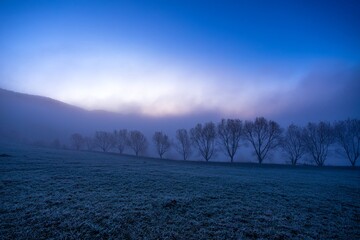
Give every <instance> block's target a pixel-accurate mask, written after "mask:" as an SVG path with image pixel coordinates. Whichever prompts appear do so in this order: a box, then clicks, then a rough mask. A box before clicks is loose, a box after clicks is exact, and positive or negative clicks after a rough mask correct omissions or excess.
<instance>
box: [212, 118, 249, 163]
mask: <svg viewBox="0 0 360 240" xmlns="http://www.w3.org/2000/svg"><path fill="white" fill-rule="evenodd" d="M242 127H243V124H242V121H241V120H239V119H227V120H225V119H222V120H221V122H220V123H219V124H218V127H217V130H218V136H219V139H220V144H221V145H222V147H223V150H224V151H225V153H227V154H228V155H229V157H230V161H231V162H233V161H234V156H235V154H236V151H237V150H238V148H239V143H240V139H241V135H242Z"/></svg>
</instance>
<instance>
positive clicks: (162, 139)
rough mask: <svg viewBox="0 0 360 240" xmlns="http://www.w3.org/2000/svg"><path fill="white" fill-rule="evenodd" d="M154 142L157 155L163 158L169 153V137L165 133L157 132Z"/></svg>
mask: <svg viewBox="0 0 360 240" xmlns="http://www.w3.org/2000/svg"><path fill="white" fill-rule="evenodd" d="M153 141H154V143H155V147H156V151H157V153H158V154H159V156H160V158H163V155H164V154H165V153H166V152H167V151H169V149H170V147H171V143H170V140H169V137H168V136H167V135H166V134H165V133H163V132H155V133H154V136H153Z"/></svg>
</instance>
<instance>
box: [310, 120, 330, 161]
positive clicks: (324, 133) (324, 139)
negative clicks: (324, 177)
mask: <svg viewBox="0 0 360 240" xmlns="http://www.w3.org/2000/svg"><path fill="white" fill-rule="evenodd" d="M303 139H304V143H305V147H306V151H307V152H308V153H309V154H310V155H311V156H312V158H313V160H314V161H315V163H316V164H317V165H318V166H323V165H324V162H325V160H326V157H327V154H328V149H329V146H330V145H331V144H332V143H333V142H334V134H333V128H332V126H331V124H330V123H328V122H320V123H308V125H307V126H306V127H305V129H304V135H303Z"/></svg>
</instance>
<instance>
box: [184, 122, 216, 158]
mask: <svg viewBox="0 0 360 240" xmlns="http://www.w3.org/2000/svg"><path fill="white" fill-rule="evenodd" d="M190 135H191V140H192V141H193V143H194V144H195V145H196V147H197V148H198V149H199V152H200V154H201V156H202V157H203V158H204V159H205V161H206V162H208V161H209V159H210V158H211V157H212V156H213V155H214V153H215V139H216V127H215V124H214V123H213V122H208V123H205V124H204V126H203V125H201V124H200V123H199V124H197V125H196V126H195V127H194V128H192V129H191V130H190Z"/></svg>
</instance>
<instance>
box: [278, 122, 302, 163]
mask: <svg viewBox="0 0 360 240" xmlns="http://www.w3.org/2000/svg"><path fill="white" fill-rule="evenodd" d="M281 147H282V149H283V151H284V152H285V153H286V154H287V155H288V157H289V159H290V161H291V164H292V165H296V163H297V162H298V160H299V159H300V158H301V157H302V156H303V155H304V154H305V151H306V149H305V144H304V141H303V129H302V128H301V127H299V126H296V125H294V124H291V125H290V126H288V128H287V129H286V133H285V136H284V138H283V139H282V141H281Z"/></svg>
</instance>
